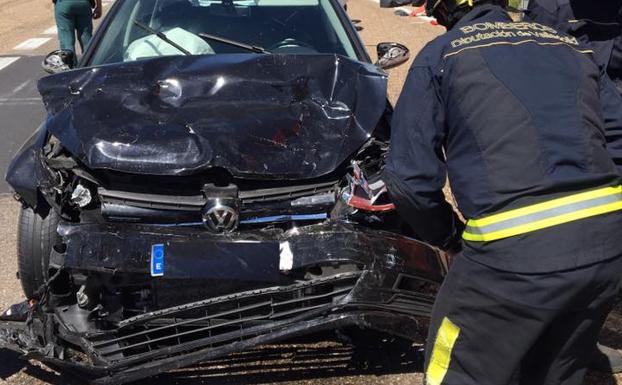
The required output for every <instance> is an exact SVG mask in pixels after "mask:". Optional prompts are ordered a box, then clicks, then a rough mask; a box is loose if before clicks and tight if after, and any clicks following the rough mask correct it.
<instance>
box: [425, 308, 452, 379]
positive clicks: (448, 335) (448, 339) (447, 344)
mask: <svg viewBox="0 0 622 385" xmlns="http://www.w3.org/2000/svg"><path fill="white" fill-rule="evenodd" d="M459 335H460V328H459V327H458V326H456V324H454V323H453V322H451V321H450V320H449V318H447V317H445V318H444V319H443V322H442V323H441V327H440V328H439V329H438V333H437V334H436V340H435V341H434V348H433V349H432V355H431V357H430V363H429V364H428V369H427V370H426V373H425V377H426V385H441V384H442V383H443V380H444V379H445V375H446V374H447V370H448V369H449V364H450V363H451V352H452V350H453V349H454V344H455V343H456V340H457V339H458V336H459Z"/></svg>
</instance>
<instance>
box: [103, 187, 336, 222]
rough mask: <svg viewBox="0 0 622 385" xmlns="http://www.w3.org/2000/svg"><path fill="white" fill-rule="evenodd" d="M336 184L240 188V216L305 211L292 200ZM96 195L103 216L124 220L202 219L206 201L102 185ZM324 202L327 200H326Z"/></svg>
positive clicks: (332, 190) (331, 192)
mask: <svg viewBox="0 0 622 385" xmlns="http://www.w3.org/2000/svg"><path fill="white" fill-rule="evenodd" d="M335 186H336V182H324V183H317V184H309V185H298V186H287V187H277V188H268V189H257V190H244V191H240V192H239V198H240V203H241V213H240V216H241V217H242V218H244V217H255V216H257V214H258V213H261V214H265V215H283V214H295V213H307V212H308V211H309V210H305V208H304V207H299V205H296V204H294V202H295V200H297V199H299V198H304V197H310V196H317V195H322V194H324V195H326V196H331V195H333V196H334V193H335ZM98 195H99V200H100V202H101V210H102V214H103V215H104V217H106V218H107V219H109V220H112V221H123V222H138V223H183V222H201V209H202V208H203V207H204V206H205V204H206V203H207V200H206V198H205V197H204V196H203V195H162V194H145V193H135V192H126V191H115V190H107V189H104V188H99V189H98ZM329 203H330V202H329ZM300 206H304V205H300ZM314 206H322V204H319V205H314ZM323 206H329V204H326V203H325V204H324V205H323ZM314 208H316V209H317V207H314ZM322 208H325V207H322Z"/></svg>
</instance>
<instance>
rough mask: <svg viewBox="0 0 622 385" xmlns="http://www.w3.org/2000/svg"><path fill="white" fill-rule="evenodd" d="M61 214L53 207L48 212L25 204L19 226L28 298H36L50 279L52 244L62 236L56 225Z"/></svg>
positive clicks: (19, 254)
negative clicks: (48, 271)
mask: <svg viewBox="0 0 622 385" xmlns="http://www.w3.org/2000/svg"><path fill="white" fill-rule="evenodd" d="M59 220H60V217H59V216H58V214H57V213H56V211H54V210H48V212H47V213H46V214H45V216H42V215H40V214H39V213H37V212H35V211H34V210H33V209H31V208H27V207H24V208H22V209H21V211H20V214H19V222H18V226H17V261H18V266H17V268H18V271H19V279H20V281H21V283H22V289H23V290H24V294H25V295H26V297H27V298H29V299H30V298H33V297H34V295H35V293H36V292H37V290H38V289H39V287H41V285H43V284H44V283H45V280H46V279H47V275H48V274H47V270H48V265H49V263H50V253H51V252H52V247H53V246H54V245H55V244H56V243H57V242H58V241H59V240H60V236H59V235H58V233H57V232H56V227H57V226H58V222H59Z"/></svg>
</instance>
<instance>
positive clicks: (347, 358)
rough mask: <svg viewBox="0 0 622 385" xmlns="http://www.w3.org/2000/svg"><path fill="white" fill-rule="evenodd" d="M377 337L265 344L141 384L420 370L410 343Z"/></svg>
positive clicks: (249, 384) (246, 382)
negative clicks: (359, 339)
mask: <svg viewBox="0 0 622 385" xmlns="http://www.w3.org/2000/svg"><path fill="white" fill-rule="evenodd" d="M376 337H377V336H375V337H374V338H370V339H368V340H366V341H364V342H359V343H357V344H356V345H353V344H343V343H340V342H336V341H334V340H333V341H330V340H327V341H324V342H320V343H315V344H310V343H306V342H305V341H301V342H297V343H291V344H287V345H268V346H262V347H259V348H256V349H253V350H249V351H246V352H241V353H237V354H232V355H230V356H228V357H226V358H223V359H221V360H215V361H210V362H209V363H206V364H203V365H200V366H197V367H194V368H192V369H187V370H182V371H178V372H175V373H170V374H165V375H161V376H159V377H158V378H157V379H155V381H154V380H151V381H142V382H140V383H139V384H141V385H147V384H148V383H149V384H150V385H155V384H158V385H164V384H167V385H168V384H179V385H193V384H204V385H220V384H227V385H254V384H264V383H279V382H288V381H305V383H307V382H306V381H309V380H313V379H322V378H332V377H343V376H360V375H372V376H376V375H386V374H405V373H413V372H420V371H421V368H422V364H423V362H422V358H423V356H422V354H421V353H419V351H418V350H419V348H418V347H417V346H413V344H412V342H410V341H406V340H401V339H393V338H389V339H381V338H376ZM317 383H321V381H318V382H317Z"/></svg>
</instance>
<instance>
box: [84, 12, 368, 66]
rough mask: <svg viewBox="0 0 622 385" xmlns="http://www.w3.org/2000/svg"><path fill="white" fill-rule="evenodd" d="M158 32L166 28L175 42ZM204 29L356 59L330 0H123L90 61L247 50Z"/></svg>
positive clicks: (267, 45) (274, 48) (272, 48)
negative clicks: (166, 39) (170, 42)
mask: <svg viewBox="0 0 622 385" xmlns="http://www.w3.org/2000/svg"><path fill="white" fill-rule="evenodd" d="M135 21H137V22H138V23H136V22H135ZM145 27H146V28H145ZM154 32H156V33H160V32H161V33H164V35H165V37H166V38H168V39H169V40H171V41H172V42H174V43H175V44H176V45H177V47H175V46H174V45H171V44H169V43H167V42H166V41H164V40H163V39H161V38H160V37H158V36H157V35H156V34H155V33H154ZM201 33H206V34H210V35H216V36H218V37H222V38H226V39H229V40H234V41H237V42H241V43H245V44H248V45H252V46H258V47H262V48H264V49H266V50H268V51H269V52H271V53H277V54H317V53H335V54H339V55H344V56H348V57H351V58H354V59H356V53H355V50H354V48H353V46H352V44H351V42H350V40H349V38H348V35H347V33H346V31H345V29H344V27H343V25H342V24H341V20H340V19H339V17H338V15H337V13H336V11H335V9H334V8H333V6H332V4H331V3H330V1H329V0H238V1H231V0H125V1H124V2H123V3H122V4H121V5H120V8H119V10H118V11H117V12H116V14H115V15H114V19H113V20H112V21H111V23H110V24H109V26H108V28H107V30H106V31H105V33H104V35H103V36H102V39H101V41H100V43H99V45H98V46H97V49H96V51H95V53H94V54H93V57H92V59H91V63H90V65H101V64H109V63H117V62H123V61H133V60H141V59H147V58H152V57H158V56H170V55H182V54H184V53H183V52H182V51H180V49H179V48H182V49H183V50H185V51H187V52H188V53H190V54H192V55H217V54H224V53H227V54H229V53H248V50H245V49H243V48H240V47H236V46H233V45H229V44H225V43H222V42H217V41H214V40H210V39H206V38H202V37H200V36H199V34H201Z"/></svg>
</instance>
